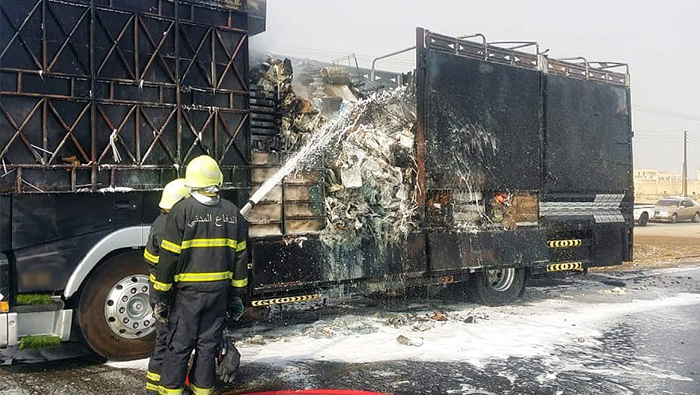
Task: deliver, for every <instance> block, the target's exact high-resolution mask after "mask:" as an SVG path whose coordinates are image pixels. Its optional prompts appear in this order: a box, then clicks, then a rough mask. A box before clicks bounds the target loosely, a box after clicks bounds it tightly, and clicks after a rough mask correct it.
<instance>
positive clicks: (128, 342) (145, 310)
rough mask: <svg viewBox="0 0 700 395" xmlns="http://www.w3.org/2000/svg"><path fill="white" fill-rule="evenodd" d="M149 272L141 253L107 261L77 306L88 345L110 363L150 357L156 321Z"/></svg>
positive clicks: (132, 252)
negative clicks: (149, 288) (150, 292)
mask: <svg viewBox="0 0 700 395" xmlns="http://www.w3.org/2000/svg"><path fill="white" fill-rule="evenodd" d="M147 273H148V269H147V267H146V264H145V263H144V262H143V257H142V256H141V253H140V252H139V251H138V250H136V251H129V252H125V253H122V254H119V255H115V256H113V257H111V258H108V259H107V260H106V261H104V262H103V263H102V264H101V265H100V266H99V267H98V268H97V269H96V270H95V272H94V273H93V274H92V275H91V276H90V277H89V278H88V282H87V284H86V285H85V288H84V289H83V291H82V293H81V295H80V303H79V307H78V314H77V315H78V325H79V326H80V330H81V332H82V334H83V337H84V338H85V340H86V341H87V343H88V345H89V346H90V347H91V348H92V349H93V350H94V351H95V352H96V353H98V354H99V355H101V356H103V357H105V358H107V359H111V360H128V359H137V358H145V357H147V356H148V355H149V354H150V353H151V351H152V350H153V342H154V340H155V334H154V333H153V331H154V330H155V319H154V318H153V313H152V311H151V306H150V304H149V299H148V275H147Z"/></svg>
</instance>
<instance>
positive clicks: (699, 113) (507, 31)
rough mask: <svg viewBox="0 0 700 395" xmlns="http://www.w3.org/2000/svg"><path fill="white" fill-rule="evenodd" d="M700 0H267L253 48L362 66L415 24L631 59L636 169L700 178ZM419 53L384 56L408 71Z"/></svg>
mask: <svg viewBox="0 0 700 395" xmlns="http://www.w3.org/2000/svg"><path fill="white" fill-rule="evenodd" d="M699 16H700V1H697V0H689V1H681V0H667V1H663V2H660V1H649V0H640V1H632V0H628V1H612V0H609V1H596V0H589V1H586V2H576V3H571V2H555V1H544V0H528V1H523V0H508V1H478V2H477V1H466V0H462V1H458V0H433V1H425V0H423V1H417V0H373V1H368V0H353V1H338V0H335V1H333V0H268V3H267V31H266V32H265V33H262V34H260V35H258V36H255V37H252V38H251V40H250V48H251V50H259V51H265V52H271V53H275V54H284V55H288V56H296V57H305V58H310V59H317V60H323V61H331V60H333V59H337V58H340V57H343V56H346V55H348V54H352V53H354V54H355V55H356V56H357V58H358V61H359V62H360V66H361V67H369V66H370V64H371V62H372V59H373V58H375V57H377V56H380V55H383V54H386V53H389V52H393V51H396V50H399V49H402V48H406V47H410V46H412V45H414V44H415V28H416V27H417V26H421V27H424V28H426V29H429V30H431V31H435V32H438V33H443V34H446V35H461V34H470V33H476V32H479V33H483V34H484V35H486V37H487V38H488V40H489V41H502V40H518V41H538V42H539V43H540V47H541V48H542V49H543V50H544V49H547V48H549V49H550V51H549V53H548V54H549V55H550V57H553V58H563V57H573V56H585V57H586V58H587V59H589V60H605V61H619V62H624V63H628V64H629V65H630V74H631V82H632V85H631V92H632V106H633V107H632V122H633V130H634V131H635V139H634V161H635V168H636V169H658V170H665V171H675V172H678V173H680V172H681V169H682V162H683V130H688V131H689V136H690V138H689V146H688V147H689V148H688V174H689V178H698V177H700V72H698V69H699V68H700V51H699V50H698V49H700V43H698V39H700V18H699ZM414 56H415V55H414V54H413V53H408V54H405V55H403V56H399V57H397V58H395V59H391V60H386V61H381V62H380V63H378V68H379V69H387V70H402V71H408V70H410V69H411V68H412V64H413V63H414V61H413V57H414Z"/></svg>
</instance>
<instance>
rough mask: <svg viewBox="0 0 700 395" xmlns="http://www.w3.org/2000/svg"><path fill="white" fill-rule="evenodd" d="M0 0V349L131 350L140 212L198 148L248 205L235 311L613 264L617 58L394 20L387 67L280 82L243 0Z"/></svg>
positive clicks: (618, 227)
mask: <svg viewBox="0 0 700 395" xmlns="http://www.w3.org/2000/svg"><path fill="white" fill-rule="evenodd" d="M0 7H1V11H2V12H1V14H2V16H1V17H2V18H4V20H3V22H4V23H2V24H0V28H1V29H2V30H1V31H0V41H1V42H0V51H2V52H0V73H1V77H2V80H1V84H0V89H1V92H0V93H1V96H0V113H1V114H0V132H1V135H0V159H1V162H2V163H1V164H2V168H0V192H1V194H0V252H1V253H2V254H1V255H0V294H1V295H0V310H1V311H0V347H2V348H0V355H1V356H2V358H0V359H2V363H11V362H13V361H32V360H39V359H41V358H44V359H46V358H54V357H57V356H58V355H59V354H60V355H66V354H69V352H70V351H71V350H76V349H78V346H77V344H85V345H87V346H88V347H89V349H91V350H93V351H94V352H96V353H98V354H100V355H102V356H104V357H106V358H111V359H131V358H137V357H143V356H146V355H148V353H149V352H150V347H151V344H152V341H153V326H154V320H153V317H152V312H151V309H150V307H149V305H148V297H147V292H148V277H147V275H146V273H147V268H146V265H145V263H144V262H143V258H142V255H143V247H144V245H145V243H146V238H147V236H148V232H149V223H150V222H151V221H152V220H153V219H154V218H155V217H156V215H157V208H156V207H157V204H156V203H157V199H158V195H159V193H160V190H162V187H163V186H164V185H165V184H166V183H167V182H168V181H170V180H172V179H174V178H176V177H178V176H182V175H183V174H184V170H185V168H186V166H187V163H188V162H189V160H190V159H192V158H193V157H195V156H198V155H201V154H208V155H211V156H212V157H215V158H216V159H217V160H218V161H219V162H220V165H221V168H222V171H223V172H224V177H225V179H224V184H223V194H224V196H225V197H227V198H228V199H230V200H232V201H233V202H235V203H236V204H238V205H239V206H240V207H243V206H245V205H246V204H247V203H255V207H254V208H253V209H252V210H251V211H250V212H249V213H248V214H247V216H248V219H249V222H250V235H249V241H248V243H249V245H250V246H252V247H251V251H252V253H251V260H250V263H249V277H248V280H249V284H250V295H249V298H248V299H249V301H250V302H249V303H250V304H251V305H252V307H255V308H266V306H271V305H281V304H288V303H296V302H314V303H318V304H323V303H324V302H325V301H326V300H328V299H331V298H333V297H336V296H339V295H348V294H357V293H360V294H371V293H382V292H394V291H396V290H402V289H406V288H408V287H413V286H433V285H437V286H445V285H446V284H448V285H451V286H455V287H464V289H466V290H469V291H470V292H471V293H472V294H473V295H474V296H475V297H476V299H477V300H479V301H481V302H483V303H488V304H499V303H509V302H513V301H514V300H515V299H517V297H518V296H520V295H521V294H522V292H523V290H524V287H525V284H526V280H527V278H528V276H530V275H532V274H537V273H544V272H548V271H566V270H576V271H586V270H587V269H588V268H589V267H593V266H606V265H617V264H620V263H621V262H623V261H628V260H631V259H632V247H631V246H632V221H633V219H632V207H633V189H632V188H633V187H632V146H631V137H632V132H631V123H630V119H631V114H630V96H629V73H628V71H627V69H626V66H625V65H623V64H619V63H604V62H589V61H587V60H585V59H583V58H577V59H568V60H567V59H563V60H562V59H552V58H549V57H548V56H546V55H545V54H543V53H541V52H540V51H539V46H538V45H536V44H535V43H489V42H487V41H486V39H485V38H484V37H483V36H481V35H478V36H474V37H462V38H454V37H448V36H444V35H440V34H437V33H434V32H431V31H428V30H424V29H417V31H416V46H415V47H413V48H411V49H412V50H415V54H416V63H415V67H413V68H412V70H409V72H408V73H389V72H381V71H376V70H374V68H373V69H372V70H364V69H360V68H359V67H354V68H353V67H350V68H347V67H345V70H344V71H343V70H342V69H343V67H341V66H340V65H339V64H336V65H328V66H323V67H320V68H319V70H318V72H313V71H309V72H307V73H305V74H304V73H301V72H300V70H301V69H300V68H295V69H294V70H295V71H294V73H295V75H296V76H297V77H304V78H300V79H297V78H291V77H290V79H287V77H286V76H285V75H286V73H289V75H291V70H292V69H293V68H292V65H291V64H290V63H289V64H287V63H285V62H281V63H280V62H277V63H274V64H267V65H265V67H263V68H260V67H259V66H253V67H251V66H250V64H249V49H248V38H249V37H250V36H251V35H253V34H257V33H259V32H262V31H264V29H265V19H264V18H265V3H264V1H251V0H249V1H229V0H205V1H203V0H199V1H190V0H139V1H135V0H21V1H13V2H11V3H10V2H8V1H2V2H0ZM475 38H481V41H475ZM309 70H310V69H309ZM274 73H278V74H280V75H281V76H278V78H275V77H270V76H271V74H274ZM262 74H265V75H266V77H264V78H261V75H262ZM302 74H304V75H302ZM303 90H305V91H306V93H304V94H300V93H298V92H300V91H303ZM294 92H296V93H294ZM300 153H303V154H304V155H301V156H300ZM302 157H303V158H304V160H301V159H302ZM309 158H313V159H309ZM290 163H291V164H293V165H294V166H291V165H290ZM285 169H286V170H285ZM280 172H282V173H280ZM270 179H272V180H273V181H274V182H273V183H272V185H271V184H270V181H269V180H270ZM277 181H279V182H277ZM261 191H262V192H261ZM256 193H257V195H256ZM256 196H257V197H256ZM253 197H256V199H254V201H252V202H251V199H252V198H253ZM33 344H39V345H44V346H45V345H52V346H56V347H51V348H47V349H42V350H39V351H36V350H30V349H31V348H32V345H33ZM59 344H60V345H59ZM52 350H62V351H64V352H63V353H61V352H59V351H52Z"/></svg>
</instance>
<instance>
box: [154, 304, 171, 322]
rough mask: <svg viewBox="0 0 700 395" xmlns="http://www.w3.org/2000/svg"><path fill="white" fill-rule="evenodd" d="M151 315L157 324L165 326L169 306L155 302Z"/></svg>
mask: <svg viewBox="0 0 700 395" xmlns="http://www.w3.org/2000/svg"><path fill="white" fill-rule="evenodd" d="M153 315H155V316H156V319H157V320H158V322H160V323H162V324H167V323H168V317H169V316H170V306H168V305H167V304H165V303H163V302H156V305H155V307H153Z"/></svg>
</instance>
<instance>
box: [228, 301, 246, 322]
mask: <svg viewBox="0 0 700 395" xmlns="http://www.w3.org/2000/svg"><path fill="white" fill-rule="evenodd" d="M244 312H245V308H244V307H243V300H242V299H241V298H239V297H238V296H234V297H233V298H231V301H230V302H229V304H228V308H227V309H226V318H227V319H228V320H229V321H238V320H240V319H241V317H243V313H244Z"/></svg>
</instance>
